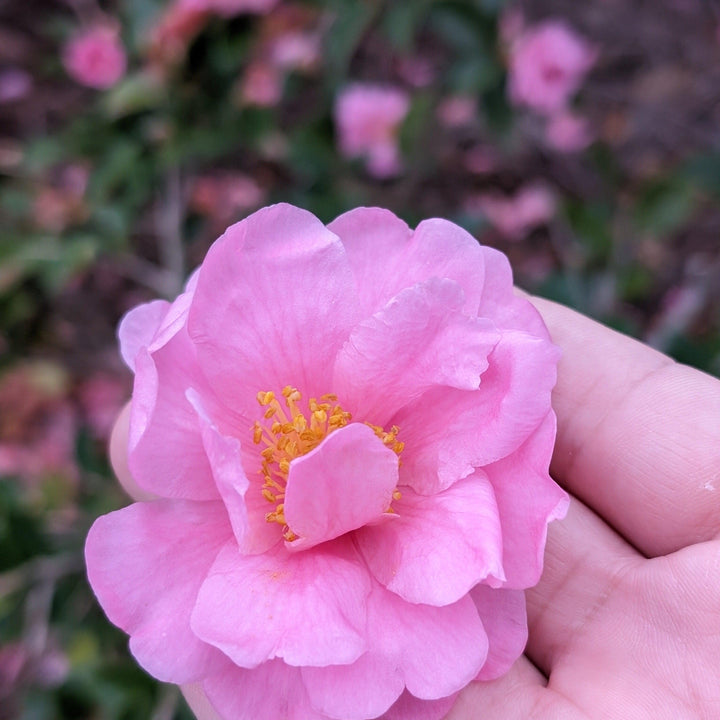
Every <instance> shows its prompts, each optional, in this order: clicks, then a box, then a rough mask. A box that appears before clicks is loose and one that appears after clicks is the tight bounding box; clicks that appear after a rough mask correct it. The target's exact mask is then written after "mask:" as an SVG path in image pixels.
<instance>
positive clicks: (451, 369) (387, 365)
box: [333, 278, 499, 425]
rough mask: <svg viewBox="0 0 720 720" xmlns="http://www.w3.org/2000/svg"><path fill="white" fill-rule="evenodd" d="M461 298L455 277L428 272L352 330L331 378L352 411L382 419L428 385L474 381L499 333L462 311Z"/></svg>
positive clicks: (468, 386) (466, 385) (473, 385)
mask: <svg viewBox="0 0 720 720" xmlns="http://www.w3.org/2000/svg"><path fill="white" fill-rule="evenodd" d="M463 302H464V294H463V291H462V288H461V287H460V286H459V285H458V284H457V283H456V282H453V281H452V280H447V279H444V280H441V279H439V278H432V279H430V280H428V281H427V282H424V283H419V284H417V285H415V286H413V287H411V288H407V289H405V290H402V291H401V292H400V293H399V294H398V295H396V296H395V297H394V298H393V299H392V300H391V301H390V302H389V303H388V304H387V305H386V306H385V307H384V308H383V309H382V310H380V311H379V312H377V313H375V315H373V316H372V317H370V318H368V319H367V320H363V321H362V322H361V323H360V324H359V325H358V326H357V327H356V328H355V329H354V330H353V332H352V334H351V335H350V339H349V340H348V342H347V343H346V344H345V346H344V347H343V349H342V350H341V351H340V353H339V355H338V358H337V360H336V363H335V381H334V383H333V386H334V387H335V390H336V392H337V393H338V394H339V396H340V397H341V398H342V399H343V402H344V403H346V405H347V407H349V408H352V411H353V413H354V415H355V417H360V418H364V419H367V420H368V421H371V422H373V423H374V424H376V425H385V424H386V423H387V422H388V420H389V419H390V418H391V417H392V416H393V414H394V413H395V412H396V411H397V410H398V409H400V408H401V407H402V406H403V405H406V404H407V403H409V402H411V401H412V400H415V399H417V398H418V397H420V395H422V393H424V392H425V391H426V390H427V389H428V388H430V387H432V386H433V385H446V386H449V387H455V388H459V389H463V390H474V389H477V388H478V386H479V384H480V376H481V374H482V373H483V372H484V371H485V370H486V369H487V366H488V362H487V356H488V354H489V353H490V351H491V350H492V349H493V347H494V346H495V344H496V343H497V341H498V339H499V335H498V333H497V332H496V331H495V329H494V326H493V324H492V323H491V322H490V321H487V320H482V319H479V318H470V317H467V316H466V315H463V313H462V311H461V308H462V306H463Z"/></svg>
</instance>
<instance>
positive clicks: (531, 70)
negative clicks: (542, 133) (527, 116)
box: [508, 20, 597, 115]
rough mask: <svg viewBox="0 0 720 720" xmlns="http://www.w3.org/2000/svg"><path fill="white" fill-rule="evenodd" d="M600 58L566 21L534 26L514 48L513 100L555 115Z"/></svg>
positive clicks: (509, 84) (512, 67) (512, 72)
mask: <svg viewBox="0 0 720 720" xmlns="http://www.w3.org/2000/svg"><path fill="white" fill-rule="evenodd" d="M596 59H597V50H596V49H595V47H593V46H592V45H591V44H590V43H588V42H587V41H586V40H585V39H584V38H583V37H581V36H580V35H578V34H577V33H576V32H575V31H574V30H573V29H572V28H571V27H570V26H569V25H567V24H566V23H565V22H564V21H562V20H547V21H545V22H543V23H540V24H539V25H534V26H532V27H530V28H528V29H527V30H525V32H524V33H523V34H522V35H521V36H520V37H519V38H518V39H517V40H516V41H515V42H514V43H512V45H511V47H510V68H509V78H508V91H509V95H510V100H511V101H512V102H513V103H515V104H516V105H527V106H528V107H530V108H532V109H533V110H536V111H537V112H539V113H543V114H546V115H552V114H554V113H556V112H558V111H559V110H561V109H563V108H564V107H565V106H566V105H567V103H568V100H569V99H570V97H571V96H572V95H573V94H574V93H575V92H576V91H577V90H578V89H579V87H580V85H581V84H582V81H583V79H584V78H585V75H586V74H587V72H588V71H589V70H590V68H591V67H592V66H593V65H594V64H595V61H596Z"/></svg>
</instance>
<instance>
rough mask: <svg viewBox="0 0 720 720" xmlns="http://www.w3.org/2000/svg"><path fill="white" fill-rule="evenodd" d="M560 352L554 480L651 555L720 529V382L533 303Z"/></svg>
mask: <svg viewBox="0 0 720 720" xmlns="http://www.w3.org/2000/svg"><path fill="white" fill-rule="evenodd" d="M531 300H532V302H533V303H534V304H535V306H536V307H537V308H538V310H540V312H541V313H542V315H543V318H544V319H545V322H546V323H547V325H548V328H549V330H550V334H551V336H552V338H553V340H554V341H555V342H556V343H557V344H558V345H559V346H560V347H561V348H562V351H563V356H562V358H561V360H560V365H559V370H558V383H557V387H556V388H555V391H554V393H553V406H554V407H555V411H556V412H557V415H558V439H557V446H556V449H555V454H554V457H553V463H552V472H553V474H554V476H555V477H556V478H557V479H558V481H559V482H560V483H561V484H562V485H563V486H564V487H566V488H567V489H568V490H570V492H572V493H573V494H574V495H576V496H577V497H579V498H580V499H582V500H583V502H585V503H586V504H587V505H588V506H590V507H592V509H593V510H594V511H595V512H597V513H598V514H599V515H601V516H602V517H603V518H604V519H605V520H606V521H607V522H608V523H610V524H611V525H612V526H613V527H614V528H616V529H617V530H618V532H620V533H621V534H622V535H624V536H625V537H626V538H628V540H630V542H632V543H633V544H634V545H635V546H636V547H637V548H638V549H640V550H641V551H642V552H643V553H645V554H646V555H648V556H656V555H664V554H667V553H669V552H673V551H674V550H677V549H679V548H681V547H685V546H686V545H689V544H692V543H696V542H701V541H704V540H708V539H711V538H712V537H714V536H715V535H716V534H717V533H718V531H719V530H720V381H718V380H716V379H715V378H712V377H710V376H709V375H705V374H704V373H701V372H699V371H697V370H693V369H691V368H689V367H686V366H683V365H678V364H675V363H673V362H672V361H671V360H670V359H669V358H668V357H666V356H665V355H662V354H661V353H659V352H657V351H655V350H652V349H651V348H649V347H647V346H646V345H643V344H642V343H640V342H637V341H635V340H632V339H630V338H628V337H625V336H624V335H621V334H619V333H616V332H614V331H612V330H610V329H608V328H606V327H604V326H602V325H600V324H599V323H596V322H594V321H592V320H590V319H588V318H586V317H584V316H582V315H579V314H578V313H576V312H573V311H572V310H569V309H567V308H564V307H562V306H560V305H557V304H555V303H552V302H549V301H547V300H541V299H538V298H531Z"/></svg>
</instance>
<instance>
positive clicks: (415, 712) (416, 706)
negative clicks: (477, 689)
mask: <svg viewBox="0 0 720 720" xmlns="http://www.w3.org/2000/svg"><path fill="white" fill-rule="evenodd" d="M456 697H457V694H453V695H450V696H449V697H445V698H440V700H418V699H417V698H416V697H413V696H412V695H411V694H410V693H409V692H404V693H403V694H402V695H401V696H400V697H399V698H398V701H397V702H396V703H395V704H394V705H393V706H392V707H391V708H390V709H389V710H388V711H387V712H386V713H385V714H384V715H383V716H382V717H381V718H380V720H441V718H444V717H445V715H447V713H449V712H450V709H451V708H452V706H453V704H454V703H455V698H456Z"/></svg>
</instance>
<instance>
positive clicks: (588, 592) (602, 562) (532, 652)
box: [526, 498, 646, 676]
mask: <svg viewBox="0 0 720 720" xmlns="http://www.w3.org/2000/svg"><path fill="white" fill-rule="evenodd" d="M641 562H646V560H645V559H644V558H642V556H641V555H639V554H638V553H637V551H636V550H635V549H634V548H633V547H631V546H630V545H628V544H627V543H626V542H625V540H623V539H622V538H621V537H620V536H619V535H618V534H617V533H616V532H614V531H613V530H612V528H610V527H608V526H607V525H606V524H605V523H604V522H603V521H602V520H601V519H600V518H599V517H598V516H597V515H595V513H593V512H592V511H591V510H590V509H588V508H587V507H586V506H585V505H583V504H582V503H581V502H580V501H579V500H577V499H575V498H571V501H570V509H569V510H568V514H567V516H566V517H565V519H564V520H562V521H560V522H555V523H552V524H551V525H550V528H549V529H548V540H547V545H546V548H545V567H544V570H543V574H542V577H541V578H540V582H539V583H538V585H537V586H536V587H534V588H532V589H530V590H528V591H527V592H526V599H527V613H528V644H527V648H526V653H527V655H528V657H529V658H530V659H531V660H532V661H533V663H535V665H536V666H537V667H538V668H540V670H542V672H543V673H545V675H546V676H550V673H551V671H552V670H553V668H554V666H555V665H556V663H557V662H558V660H560V659H561V658H562V657H564V656H565V655H567V654H568V653H569V652H571V651H572V650H574V649H576V648H577V647H579V646H580V644H581V643H582V641H583V638H584V636H585V633H586V632H588V630H589V629H590V625H591V623H592V622H593V621H595V620H596V619H597V616H598V614H599V613H601V612H606V610H607V608H606V607H605V605H606V603H607V601H608V598H610V596H611V594H612V591H613V589H614V587H615V586H616V583H617V582H619V580H620V579H621V578H622V576H623V575H624V573H626V572H628V571H630V570H631V569H633V568H636V567H637V566H638V565H639V563H641ZM591 649H592V648H591Z"/></svg>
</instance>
